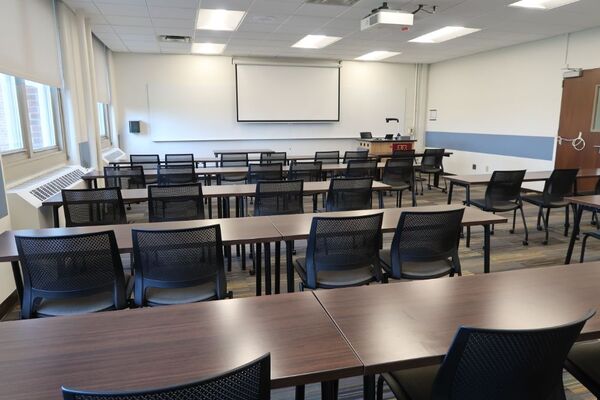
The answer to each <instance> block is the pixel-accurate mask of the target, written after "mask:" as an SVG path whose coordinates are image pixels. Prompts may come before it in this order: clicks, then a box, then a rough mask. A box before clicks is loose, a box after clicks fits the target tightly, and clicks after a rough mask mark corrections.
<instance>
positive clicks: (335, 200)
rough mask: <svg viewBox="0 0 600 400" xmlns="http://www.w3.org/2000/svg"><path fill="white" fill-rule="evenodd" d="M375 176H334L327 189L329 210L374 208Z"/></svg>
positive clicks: (327, 206) (327, 207)
mask: <svg viewBox="0 0 600 400" xmlns="http://www.w3.org/2000/svg"><path fill="white" fill-rule="evenodd" d="M372 193H373V178H345V179H344V178H334V179H332V180H331V182H330V184H329V190H328V191H327V202H326V205H325V206H326V209H327V211H349V210H367V209H370V208H372V204H371V201H372Z"/></svg>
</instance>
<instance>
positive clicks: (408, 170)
mask: <svg viewBox="0 0 600 400" xmlns="http://www.w3.org/2000/svg"><path fill="white" fill-rule="evenodd" d="M414 162H415V159H414V157H397V158H390V159H389V160H387V161H386V162H385V167H384V169H383V175H382V177H381V181H382V182H383V183H385V184H387V185H390V186H391V187H392V189H391V190H390V191H391V192H396V207H402V193H403V192H404V191H405V190H410V192H411V197H412V206H413V207H416V206H417V196H416V188H415V166H414Z"/></svg>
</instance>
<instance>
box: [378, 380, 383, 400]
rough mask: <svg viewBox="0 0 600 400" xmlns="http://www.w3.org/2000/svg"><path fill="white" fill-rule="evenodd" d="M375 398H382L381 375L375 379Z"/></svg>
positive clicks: (381, 399) (380, 399)
mask: <svg viewBox="0 0 600 400" xmlns="http://www.w3.org/2000/svg"><path fill="white" fill-rule="evenodd" d="M377 400H383V376H381V375H379V378H378V379H377Z"/></svg>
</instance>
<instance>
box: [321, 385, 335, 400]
mask: <svg viewBox="0 0 600 400" xmlns="http://www.w3.org/2000/svg"><path fill="white" fill-rule="evenodd" d="M338 386H339V381H327V382H321V399H323V400H337V398H338Z"/></svg>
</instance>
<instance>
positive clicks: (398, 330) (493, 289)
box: [314, 262, 600, 375]
mask: <svg viewBox="0 0 600 400" xmlns="http://www.w3.org/2000/svg"><path fill="white" fill-rule="evenodd" d="M598 282H600V263H598V262H596V263H589V264H576V265H569V266H559V267H543V268H536V269H524V270H517V271H508V272H498V273H495V274H485V275H473V276H463V277H454V278H442V279H432V280H428V281H413V282H398V283H393V284H388V285H373V286H363V287H358V288H348V289H338V290H318V291H315V292H314V294H315V296H316V297H317V298H318V299H319V301H320V302H321V304H322V305H323V307H325V309H326V310H327V312H328V313H329V314H330V315H331V318H332V319H333V320H334V321H335V323H336V325H337V326H338V327H339V329H340V330H341V331H342V332H343V334H344V336H345V337H346V338H347V339H348V341H349V343H350V344H351V345H352V347H353V349H354V351H355V352H356V354H357V355H358V357H359V358H360V360H361V361H362V362H363V364H364V365H365V373H366V374H367V375H371V374H375V373H380V372H385V371H390V370H394V369H400V368H413V367H418V366H424V365H431V364H435V363H438V362H440V361H441V359H442V357H443V355H444V354H445V353H446V351H447V350H448V348H449V346H450V344H451V342H452V339H453V337H454V334H455V333H456V330H457V329H458V327H460V326H463V325H464V326H475V327H482V328H499V329H525V328H527V329H529V328H542V327H549V326H554V325H560V324H565V323H568V322H571V321H573V320H576V319H578V318H580V317H582V316H583V315H584V314H585V312H586V311H587V310H589V309H599V310H600V297H599V296H598ZM599 337H600V317H599V316H598V315H596V316H595V317H594V318H592V319H591V320H590V321H588V323H587V324H586V326H585V327H584V329H583V334H582V335H581V336H580V340H587V339H594V338H599Z"/></svg>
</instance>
